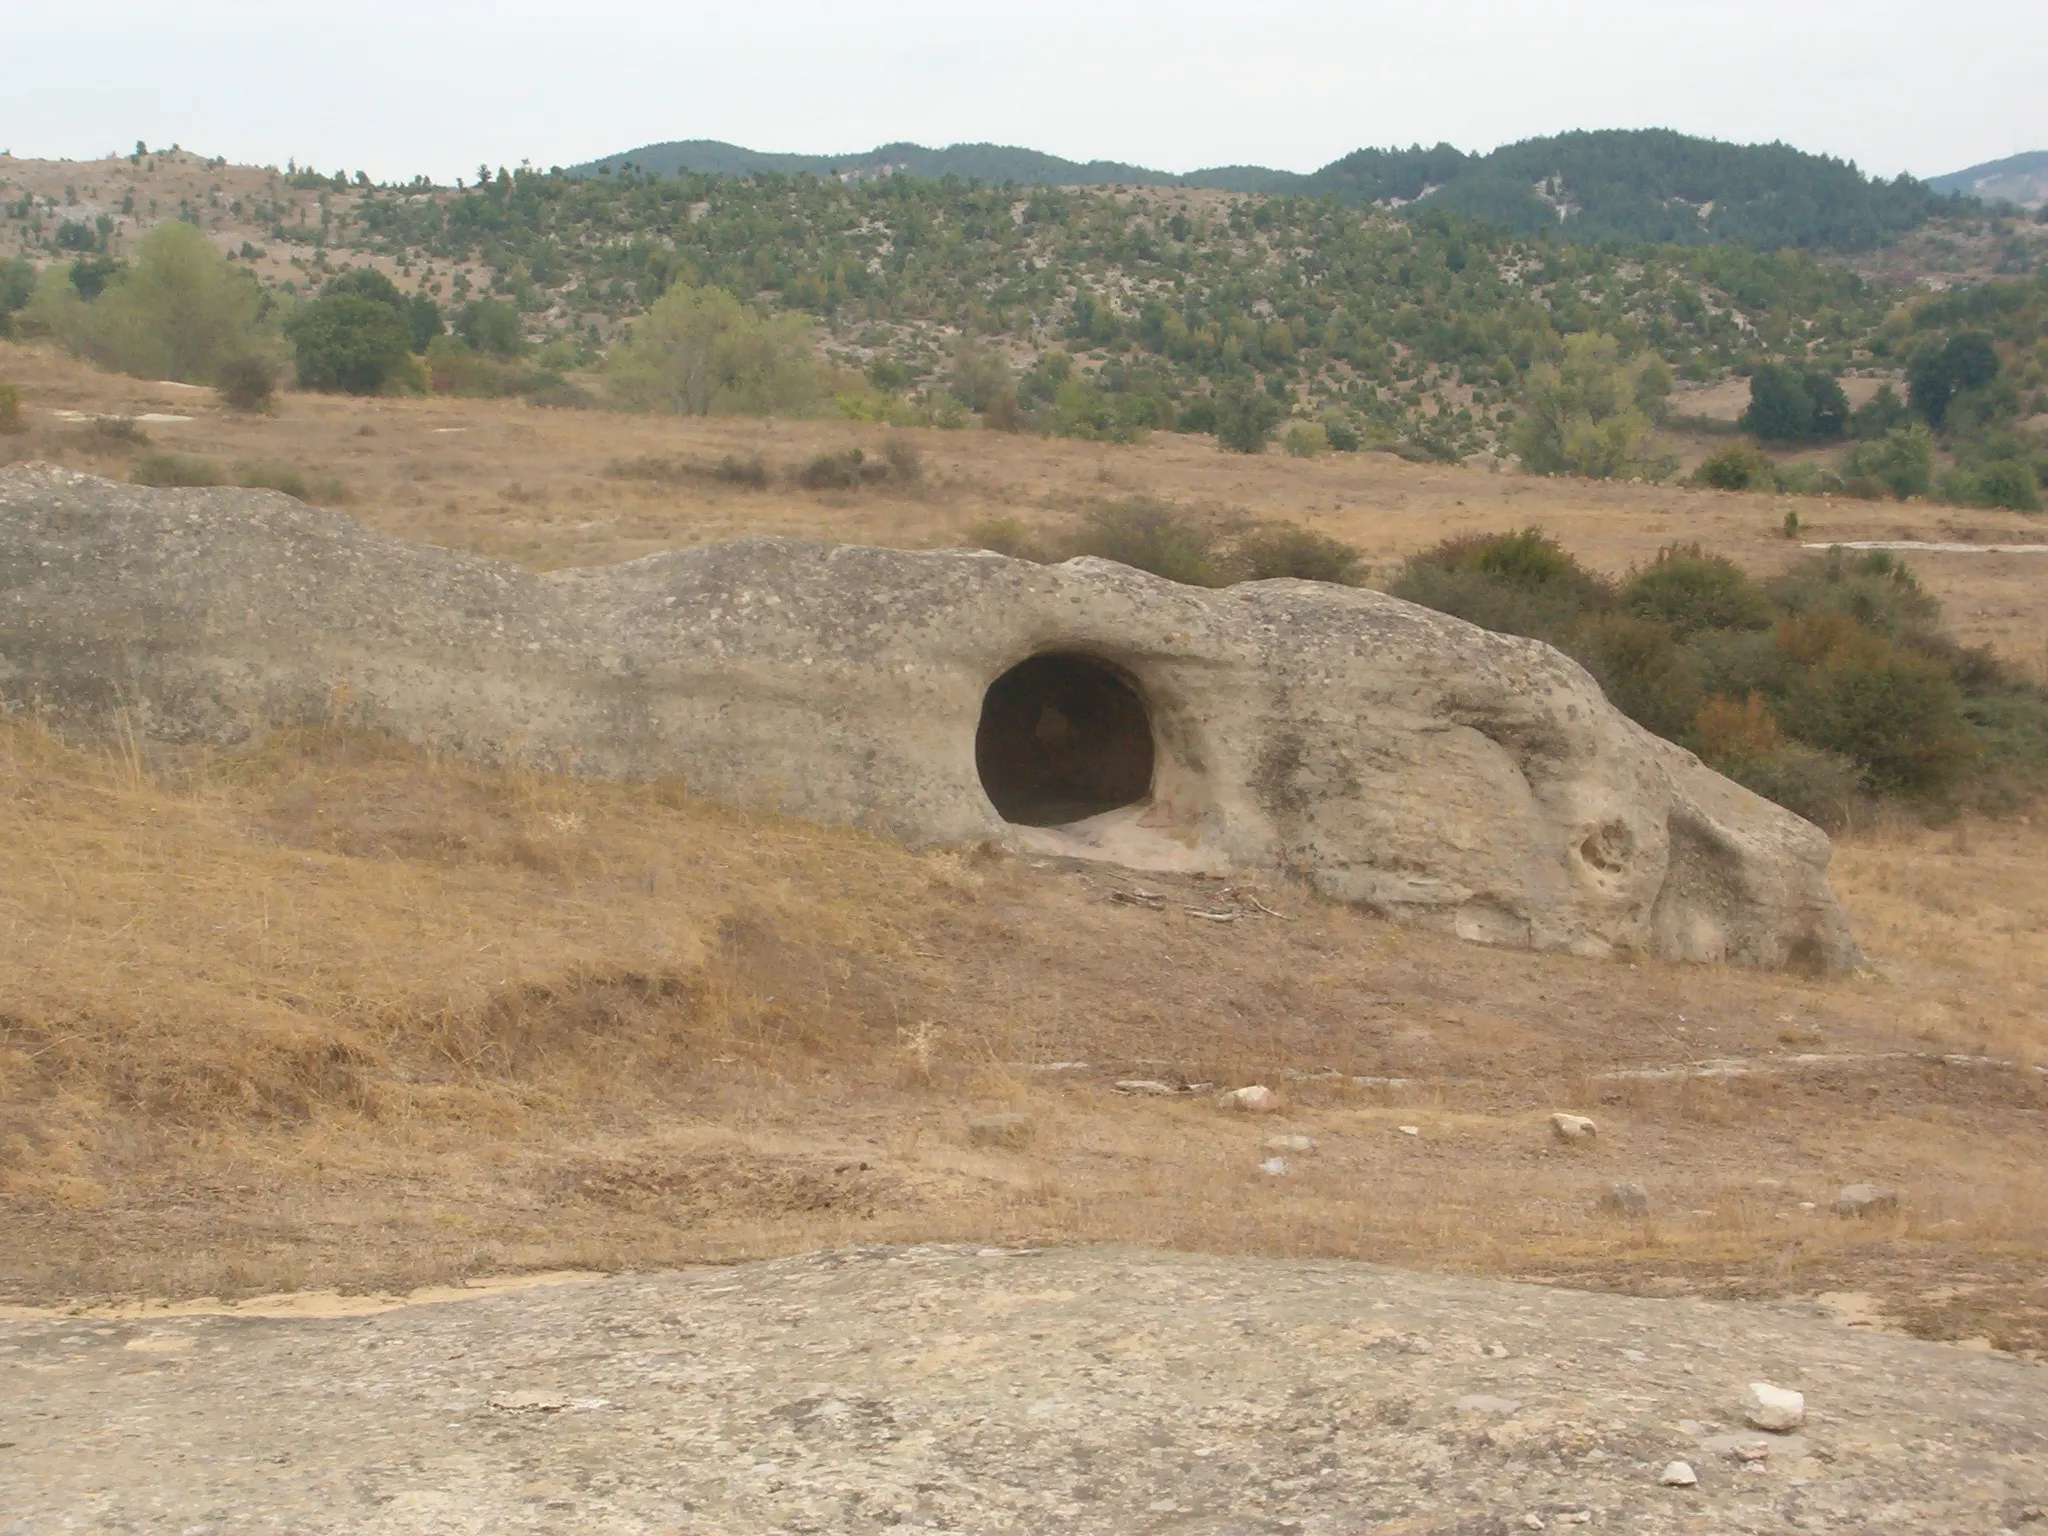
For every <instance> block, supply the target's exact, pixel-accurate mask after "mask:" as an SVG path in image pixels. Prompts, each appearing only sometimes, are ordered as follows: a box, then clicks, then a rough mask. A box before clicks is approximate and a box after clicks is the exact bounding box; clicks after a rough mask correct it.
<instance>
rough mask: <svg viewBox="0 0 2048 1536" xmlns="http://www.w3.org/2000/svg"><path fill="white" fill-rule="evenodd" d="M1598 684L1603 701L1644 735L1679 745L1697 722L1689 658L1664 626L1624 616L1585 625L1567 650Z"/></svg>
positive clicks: (1695, 678) (1694, 670)
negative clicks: (1649, 732)
mask: <svg viewBox="0 0 2048 1536" xmlns="http://www.w3.org/2000/svg"><path fill="white" fill-rule="evenodd" d="M1565 649H1566V650H1567V651H1568V652H1570V654H1571V655H1572V657H1573V658H1574V659H1575V660H1576V661H1578V662H1579V664H1580V665H1581V666H1583V667H1585V669H1586V670H1587V671H1588V672H1590V673H1592V674H1593V676H1594V677H1595V678H1596V679H1597V680H1598V681H1599V684H1600V687H1601V689H1602V691H1604V692H1605V693H1606V695H1607V700H1608V702H1609V703H1611V704H1612V705H1613V706H1614V707H1615V708H1616V709H1618V710H1620V711H1621V712H1622V713H1623V714H1624V715H1627V716H1628V717H1629V719H1631V720H1633V721H1635V722H1636V724H1638V725H1640V726H1642V727H1643V728H1644V729H1645V730H1648V731H1654V732H1655V733H1656V734H1657V735H1659V736H1662V737H1664V738H1665V739H1666V740H1667V741H1680V740H1683V739H1684V738H1685V736H1686V735H1687V734H1688V733H1689V732H1690V731H1691V730H1692V727H1693V722H1694V721H1695V720H1696V719H1697V718H1698V716H1699V712H1700V705H1701V702H1702V693H1701V689H1700V680H1699V670H1698V667H1697V665H1696V664H1695V662H1694V660H1693V657H1692V655H1691V653H1690V652H1688V651H1686V650H1685V649H1684V648H1683V647H1682V646H1680V645H1679V644H1678V642H1677V641H1676V640H1675V639H1673V638H1672V635H1671V631H1670V630H1669V629H1667V628H1665V627H1664V626H1663V625H1662V624H1657V623H1653V622H1652V621H1650V620H1648V619H1639V618H1637V617H1636V616H1635V615H1633V614H1628V613H1603V614H1599V615H1596V616H1594V617H1592V618H1590V619H1588V620H1587V621H1586V622H1585V623H1584V624H1583V625H1582V626H1581V627H1580V629H1579V631H1578V633H1577V634H1575V635H1574V636H1573V637H1572V638H1571V640H1570V642H1569V643H1568V644H1567V645H1566V646H1565Z"/></svg>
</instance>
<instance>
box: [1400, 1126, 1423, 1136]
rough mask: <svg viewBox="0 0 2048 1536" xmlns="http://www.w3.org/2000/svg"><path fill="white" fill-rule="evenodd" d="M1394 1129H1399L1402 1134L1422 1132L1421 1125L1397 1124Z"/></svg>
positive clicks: (1416, 1134)
mask: <svg viewBox="0 0 2048 1536" xmlns="http://www.w3.org/2000/svg"><path fill="white" fill-rule="evenodd" d="M1395 1129H1397V1130H1398V1131H1400V1133H1401V1134H1402V1135H1403V1136H1420V1135H1421V1134H1422V1127H1421V1126H1419V1125H1403V1126H1397V1127H1395Z"/></svg>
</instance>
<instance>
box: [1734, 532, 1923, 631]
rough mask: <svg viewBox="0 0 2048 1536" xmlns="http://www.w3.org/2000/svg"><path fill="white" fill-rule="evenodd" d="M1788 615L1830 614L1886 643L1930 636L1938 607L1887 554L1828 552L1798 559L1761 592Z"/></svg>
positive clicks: (1903, 566) (1878, 551)
mask: <svg viewBox="0 0 2048 1536" xmlns="http://www.w3.org/2000/svg"><path fill="white" fill-rule="evenodd" d="M1764 590H1765V592H1766V593H1767V594H1769V596H1770V598H1771V600H1772V601H1773V602H1774V603H1776V604H1777V605H1778V606H1779V607H1780V608H1782V609H1784V610H1785V611H1786V612H1787V613H1790V614H1793V615H1806V614H1812V613H1817V612H1833V613H1839V614H1843V615H1846V616H1847V617H1848V618H1850V619H1852V620H1854V621H1855V623H1856V624H1857V625H1858V626H1860V627H1861V628H1864V629H1867V630H1870V631H1871V632H1872V633H1874V634H1878V635H1882V636H1884V637H1885V638H1887V639H1893V640H1903V639H1906V638H1908V637H1911V636H1915V635H1923V634H1927V633H1929V632H1930V631H1931V630H1932V629H1933V628H1934V626H1935V624H1936V623H1937V622H1938V621H1939V619H1940V617H1941V604H1940V602H1939V601H1937V600H1936V599H1935V598H1934V597H1933V596H1932V595H1931V594H1930V593H1929V592H1928V591H1927V590H1926V589H1925V588H1924V587H1922V586H1921V585H1920V581H1919V578H1917V577H1916V576H1914V574H1913V573H1912V571H1911V570H1909V569H1908V568H1907V566H1906V564H1905V562H1904V561H1902V560H1900V559H1899V558H1898V557H1897V556H1896V555H1894V554H1893V553H1892V552H1891V551H1890V550H1885V549H1867V550H1861V551H1851V550H1841V549H1831V550H1829V551H1828V552H1827V553H1826V554H1825V555H1817V556H1813V557H1810V558H1808V559H1804V560H1801V561H1799V562H1798V563H1797V564H1795V565H1793V566H1792V567H1791V568H1790V569H1789V570H1787V571H1785V572H1784V573H1783V574H1782V575H1780V576H1777V577H1775V578H1773V579H1772V580H1771V581H1770V582H1769V583H1768V584H1767V585H1766V586H1765V588H1764Z"/></svg>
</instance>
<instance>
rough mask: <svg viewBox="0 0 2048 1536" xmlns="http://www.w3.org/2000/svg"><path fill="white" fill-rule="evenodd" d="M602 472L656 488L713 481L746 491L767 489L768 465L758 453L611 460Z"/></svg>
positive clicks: (649, 455) (650, 455) (617, 478)
mask: <svg viewBox="0 0 2048 1536" xmlns="http://www.w3.org/2000/svg"><path fill="white" fill-rule="evenodd" d="M604 472H605V473H606V474H607V475H609V476H610V477H611V478H612V479H614V480H651V481H653V482H655V483H656V484H657V485H689V484H692V483H694V482H701V481H707V480H708V481H713V482H716V483H719V484H723V485H743V486H745V487H746V488H747V489H749V490H754V491H764V490H766V489H767V488H768V481H769V478H770V477H769V473H768V464H767V461H766V460H764V459H763V458H762V457H761V456H760V455H759V454H758V453H757V454H754V455H752V456H751V457H748V458H744V459H743V458H741V457H740V456H739V455H738V454H736V453H728V454H726V455H725V457H723V458H721V459H716V460H712V459H684V458H664V457H662V456H661V455H660V454H646V455H643V456H642V457H640V458H637V459H613V460H612V461H611V463H609V464H607V465H606V466H605V469H604Z"/></svg>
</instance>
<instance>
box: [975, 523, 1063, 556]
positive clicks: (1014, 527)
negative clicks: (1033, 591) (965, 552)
mask: <svg viewBox="0 0 2048 1536" xmlns="http://www.w3.org/2000/svg"><path fill="white" fill-rule="evenodd" d="M967 547H968V548H969V549H987V550H993V551H994V552H995V553H996V554H999V555H1008V556H1009V557H1010V558H1011V559H1012V560H1034V561H1035V560H1043V559H1044V558H1045V555H1044V552H1043V551H1042V550H1041V549H1040V548H1039V547H1038V541H1037V540H1036V539H1034V538H1032V537H1031V533H1030V530H1028V529H1027V528H1025V526H1024V524H1023V522H1022V521H1021V520H1020V519H1018V518H1015V517H1011V516H1009V515H1007V514H1001V515H997V516H991V517H980V518H976V519H975V521H974V523H973V525H972V526H970V527H969V528H968V530H967Z"/></svg>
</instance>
